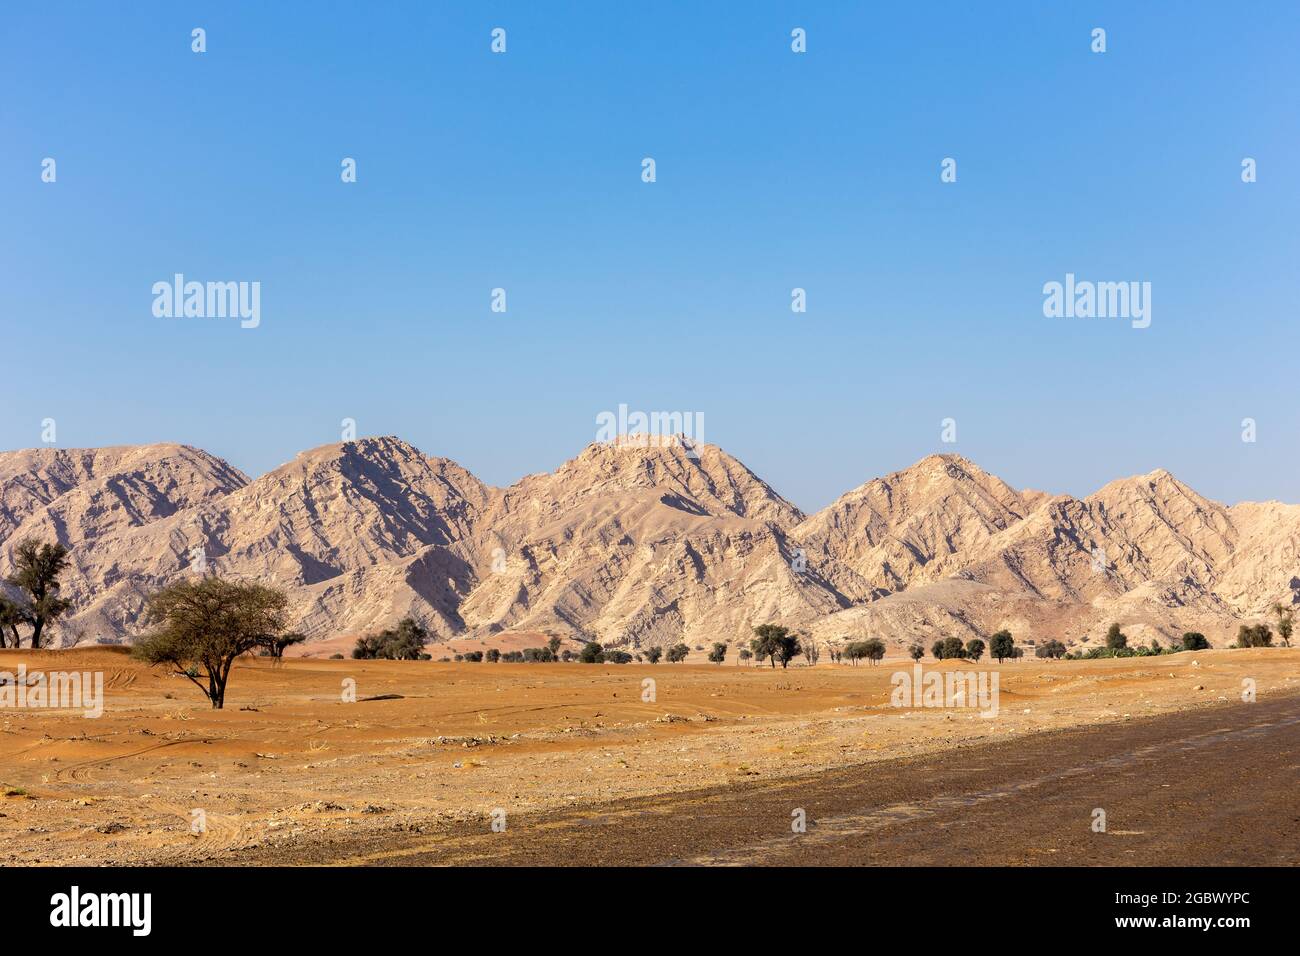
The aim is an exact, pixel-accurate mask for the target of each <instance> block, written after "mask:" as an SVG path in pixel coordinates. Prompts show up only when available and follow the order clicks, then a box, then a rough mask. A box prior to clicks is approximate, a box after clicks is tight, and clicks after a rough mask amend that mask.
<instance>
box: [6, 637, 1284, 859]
mask: <svg viewBox="0 0 1300 956" xmlns="http://www.w3.org/2000/svg"><path fill="white" fill-rule="evenodd" d="M20 664H22V665H25V666H26V668H27V669H28V670H29V671H56V670H57V671H65V672H66V671H73V670H79V671H87V672H102V673H103V675H104V701H103V714H102V716H99V717H97V718H87V717H84V716H83V715H82V713H81V711H79V710H51V709H42V710H38V709H7V710H0V785H2V786H0V794H3V796H0V837H3V839H2V840H0V862H3V864H4V865H6V866H12V865H42V864H45V865H50V864H79V865H100V864H126V865H132V864H162V865H179V864H200V865H218V864H241V863H244V864H273V863H284V862H288V863H295V862H313V863H335V864H383V863H395V864H400V863H404V862H421V861H422V860H423V859H424V857H423V856H422V855H421V854H425V855H427V852H432V851H434V850H436V849H437V848H438V847H439V846H440V845H441V843H442V841H452V840H462V839H464V838H465V837H466V835H467V834H468V835H471V836H477V835H480V834H481V835H484V836H485V837H486V836H487V835H492V837H499V838H500V840H501V841H502V842H501V843H499V844H498V845H499V846H502V847H505V846H507V845H508V843H506V842H505V841H508V840H509V834H511V833H514V832H518V831H519V830H520V828H521V827H522V828H524V829H528V828H532V830H534V831H538V830H539V828H540V830H543V831H544V830H545V829H546V828H548V827H552V826H554V827H559V826H566V827H573V826H578V825H580V824H582V823H583V822H584V821H588V820H591V821H599V820H601V819H605V818H607V817H608V815H609V808H610V807H615V806H618V805H621V804H626V802H627V801H629V800H640V801H643V802H644V801H649V802H650V803H653V802H654V801H656V800H669V799H679V798H682V797H683V795H689V794H690V793H692V792H696V791H700V792H703V791H706V790H707V791H711V792H720V793H728V794H732V795H733V796H737V797H739V799H740V802H741V803H742V804H743V803H744V798H745V794H746V793H747V792H748V791H750V790H752V791H753V792H754V793H755V794H758V793H760V792H762V791H763V788H771V787H773V786H777V785H779V784H781V782H783V781H799V784H798V786H800V787H802V788H803V789H804V790H806V791H807V792H808V793H809V794H810V795H811V796H810V800H811V799H813V798H814V797H815V794H816V793H817V791H818V786H819V784H818V781H819V780H821V779H823V775H828V774H834V773H836V772H841V771H845V770H846V769H851V768H855V767H861V768H867V769H868V770H869V769H870V768H871V767H872V766H874V765H880V766H885V765H888V766H889V767H890V768H891V771H890V772H891V773H894V774H897V775H900V776H902V777H904V778H906V777H907V775H908V774H909V773H916V774H923V773H924V774H929V773H933V772H934V771H933V768H936V767H939V768H944V769H945V771H946V772H954V773H959V772H960V770H961V768H962V767H963V765H964V763H963V762H966V761H970V762H972V763H971V765H972V766H976V765H978V766H981V767H984V768H985V769H987V767H988V763H987V761H985V762H984V763H979V761H980V759H981V758H980V756H979V755H980V754H982V753H993V752H995V751H992V750H989V749H988V748H991V747H992V748H998V747H1000V748H1003V749H1002V750H999V751H996V752H997V753H1014V752H1015V750H1014V748H1015V747H1016V746H1017V741H1022V742H1026V743H1028V742H1031V741H1036V742H1038V743H1037V744H1036V746H1038V747H1039V748H1040V749H1043V750H1044V752H1045V753H1046V754H1048V755H1049V762H1050V754H1051V752H1052V744H1051V741H1053V740H1055V739H1057V738H1055V737H1052V736H1051V735H1052V734H1059V733H1062V732H1066V733H1068V732H1071V731H1077V730H1079V729H1080V728H1094V729H1095V732H1096V733H1098V734H1102V735H1104V734H1108V733H1114V734H1119V733H1121V732H1123V729H1124V728H1125V727H1126V726H1132V725H1134V724H1137V723H1142V722H1149V721H1152V720H1161V719H1163V720H1165V723H1164V724H1160V725H1158V726H1159V727H1160V728H1162V729H1160V730H1159V731H1153V733H1154V735H1155V737H1156V738H1157V739H1165V738H1169V737H1176V736H1177V735H1178V733H1179V732H1178V729H1177V728H1178V727H1179V723H1178V722H1177V719H1176V718H1174V719H1171V718H1169V717H1168V715H1173V714H1178V713H1186V714H1187V715H1188V718H1189V719H1190V717H1191V716H1192V714H1191V713H1190V712H1195V714H1200V715H1208V716H1203V717H1202V718H1198V719H1202V720H1204V721H1205V722H1206V723H1205V726H1206V728H1207V729H1215V730H1219V729H1230V728H1231V727H1233V726H1234V725H1236V724H1238V723H1239V722H1240V721H1239V717H1238V716H1236V715H1239V714H1241V713H1248V712H1249V711H1248V710H1243V708H1247V709H1248V708H1250V707H1262V706H1264V705H1265V704H1267V703H1269V702H1274V703H1276V702H1279V701H1280V702H1283V703H1284V704H1287V702H1288V701H1295V700H1297V699H1300V649H1290V648H1261V649H1233V650H1208V651H1197V652H1190V651H1189V652H1182V653H1178V654H1168V655H1162V656H1158V657H1145V658H1137V657H1134V658H1118V659H1102V660H1090V661H1089V660H1077V661H1043V660H1036V659H1032V660H1031V659H1022V660H1019V661H1016V662H1014V663H1013V662H1010V661H1008V662H1006V663H1004V664H998V663H997V662H996V661H992V662H989V661H986V662H982V663H980V664H971V663H970V662H966V661H945V662H933V661H929V660H927V661H926V662H925V663H924V667H925V670H926V671H927V672H928V671H931V670H933V669H937V670H940V671H944V670H948V669H956V668H960V669H962V670H967V671H969V670H974V671H987V672H996V673H997V675H998V677H999V691H1000V695H999V709H998V714H997V716H996V717H995V718H992V719H986V718H982V717H980V716H979V714H978V711H976V710H972V709H966V708H954V707H946V708H916V707H896V706H893V705H892V704H891V691H892V690H893V684H892V683H891V675H893V674H894V673H896V672H898V671H910V670H911V669H912V662H911V661H910V660H907V659H904V658H901V657H900V658H890V659H886V660H885V661H883V662H881V663H880V664H879V665H878V666H874V667H872V666H869V665H868V664H867V663H866V662H863V663H862V665H860V666H856V667H854V666H847V665H843V664H839V665H835V664H826V663H822V664H820V665H819V666H816V667H809V666H791V667H790V668H789V669H784V670H783V669H780V668H777V669H772V668H770V667H768V666H753V665H752V664H749V663H746V664H743V665H740V666H737V663H736V662H735V661H734V660H733V661H728V662H726V663H724V664H722V665H716V664H708V663H702V662H701V663H695V662H687V663H683V664H663V663H661V664H657V665H648V664H627V665H614V664H580V663H553V664H505V663H468V662H466V663H459V662H458V663H440V662H436V661H355V660H330V659H324V658H320V659H318V658H294V659H286V660H284V661H280V662H272V661H270V660H268V659H260V658H259V659H244V660H241V661H240V662H239V663H237V665H236V667H235V670H234V672H233V674H232V676H231V680H230V687H229V691H228V694H227V698H226V703H225V708H224V709H223V710H219V711H218V710H213V709H211V707H210V706H209V704H208V702H207V700H206V699H205V698H204V697H203V696H202V694H201V693H200V692H199V691H198V690H197V689H196V688H195V687H194V686H193V685H191V684H190V683H189V681H187V680H186V679H185V678H183V677H179V676H176V675H171V674H168V673H167V672H166V671H165V670H163V669H156V668H149V667H147V666H146V665H144V664H142V663H140V662H138V661H136V660H134V659H132V658H131V657H130V656H129V653H128V649H126V648H116V647H87V648H74V649H69V650H62V651H30V650H5V651H0V671H4V672H15V671H16V670H17V668H18V666H19V665H20ZM647 679H649V680H651V681H652V682H653V684H652V685H647V684H646V683H645V681H646V680H647ZM1247 681H1250V682H1253V684H1251V685H1249V686H1253V688H1254V691H1255V695H1256V700H1257V701H1258V703H1243V702H1242V698H1243V688H1244V687H1246V686H1248V685H1247V684H1246V683H1245V682H1247ZM648 690H652V691H653V693H652V695H651V694H648V693H647V691H648ZM649 697H652V698H653V699H647V698H649ZM352 698H355V699H352ZM1287 706H1290V705H1289V704H1287ZM1216 708H1217V709H1220V710H1221V711H1222V716H1221V717H1216ZM1220 724H1221V725H1223V728H1220V727H1219V726H1218V725H1220ZM1151 726H1157V725H1154V724H1152V725H1151ZM1261 726H1262V727H1263V729H1262V730H1261V731H1260V734H1266V733H1271V734H1273V735H1274V737H1276V738H1277V739H1283V738H1284V739H1286V740H1289V741H1291V744H1292V745H1293V744H1294V743H1295V742H1296V738H1297V737H1298V736H1300V728H1298V727H1297V725H1296V724H1295V723H1294V721H1291V722H1288V721H1283V720H1274V721H1264V722H1263V723H1262V725H1261ZM1107 728H1110V729H1109V730H1108V729H1107ZM1166 728H1167V729H1166ZM1255 736H1259V735H1258V734H1257V735H1255ZM1102 739H1104V737H1103V738H1102ZM1252 739H1254V738H1252ZM1260 739H1261V740H1262V741H1263V744H1261V745H1264V744H1267V742H1268V739H1269V738H1267V736H1265V737H1262V738H1260ZM1043 742H1046V743H1043ZM1008 747H1010V748H1013V749H1011V750H1007V749H1006V748H1008ZM1044 748H1045V749H1044ZM999 759H1001V758H999ZM908 760H923V761H927V762H926V763H924V764H920V763H918V764H916V765H915V768H914V769H909V766H910V765H909V764H908V763H907V761H908ZM926 768H931V769H928V770H927V769H926ZM1270 769H1274V770H1281V769H1285V768H1270ZM1294 769H1295V768H1294V767H1292V771H1293V770H1294ZM1180 773H1181V771H1180ZM1292 776H1294V773H1293V774H1292ZM827 779H829V778H827ZM1184 782H1185V781H1184ZM1144 785H1145V786H1149V787H1150V788H1151V790H1152V791H1153V796H1152V799H1154V800H1158V799H1159V793H1160V791H1159V788H1160V787H1161V786H1162V784H1161V783H1160V778H1159V777H1158V776H1156V777H1152V778H1151V779H1149V780H1146V781H1145V783H1144ZM1164 786H1169V784H1168V783H1165V784H1164ZM958 789H960V787H958ZM1289 792H1292V793H1293V792H1294V790H1292V791H1289ZM1286 799H1289V798H1286ZM682 805H683V806H687V807H689V806H690V803H689V802H686V803H684V804H682ZM685 812H689V810H687V811H685ZM1292 816H1295V814H1292ZM494 821H497V823H498V829H500V828H502V827H503V828H504V832H494V830H493V823H494ZM560 821H563V822H562V823H561V822H560ZM814 822H815V821H814ZM755 826H756V827H757V831H759V832H754V833H750V834H749V836H750V837H751V838H754V839H758V838H762V837H763V836H764V833H763V832H761V831H763V830H764V828H771V826H770V824H769V823H768V822H764V823H762V824H761V825H759V824H756V825H755ZM782 827H784V829H785V831H786V832H787V833H788V831H789V827H788V825H786V824H783V823H781V822H780V821H778V822H777V824H776V829H775V830H774V835H779V833H780V830H781V828H782ZM480 844H481V846H480ZM476 846H479V847H480V848H479V849H476V850H475V854H476V862H486V863H492V862H495V860H494V853H495V851H494V850H493V844H492V843H491V842H490V841H480V842H479V843H476ZM688 849H689V848H688ZM1296 855H1297V857H1298V858H1300V853H1297V854H1296ZM530 862H531V861H530ZM558 862H582V860H579V859H570V860H560V861H558Z"/></svg>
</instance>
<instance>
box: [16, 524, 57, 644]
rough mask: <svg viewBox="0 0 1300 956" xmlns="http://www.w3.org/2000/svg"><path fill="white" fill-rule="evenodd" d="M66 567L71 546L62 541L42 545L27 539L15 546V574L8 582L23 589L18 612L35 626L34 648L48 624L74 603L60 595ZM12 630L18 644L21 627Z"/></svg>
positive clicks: (21, 617)
mask: <svg viewBox="0 0 1300 956" xmlns="http://www.w3.org/2000/svg"><path fill="white" fill-rule="evenodd" d="M67 567H68V549H67V548H65V547H64V546H63V545H61V544H58V543H55V544H41V543H40V542H39V541H37V540H36V539H35V538H25V539H24V540H22V541H20V542H18V546H17V547H16V548H14V573H13V574H11V575H10V576H9V583H10V584H12V585H13V586H14V587H16V588H18V589H19V590H20V591H21V592H22V600H21V602H19V603H18V604H17V608H18V611H17V615H18V619H19V620H20V621H21V622H22V623H24V624H27V625H29V626H30V627H31V629H32V647H33V648H39V647H40V646H41V632H42V631H44V630H45V625H46V624H49V623H50V622H51V621H54V620H57V619H58V617H59V616H60V615H61V614H63V612H64V611H66V610H67V609H68V608H70V607H71V606H72V602H71V601H68V600H65V599H64V598H61V597H59V575H60V574H62V573H63V572H64V570H66V569H67ZM10 603H13V602H10ZM11 629H12V631H13V635H14V647H17V646H18V629H17V628H16V627H13V628H11Z"/></svg>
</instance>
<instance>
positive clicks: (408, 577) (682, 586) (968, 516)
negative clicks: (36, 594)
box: [0, 436, 1300, 647]
mask: <svg viewBox="0 0 1300 956" xmlns="http://www.w3.org/2000/svg"><path fill="white" fill-rule="evenodd" d="M27 535H34V536H37V537H40V538H42V539H43V540H50V539H54V538H57V539H58V540H59V541H61V542H62V543H63V544H65V546H67V547H69V549H70V551H71V567H70V571H69V575H68V577H67V582H66V584H65V588H64V594H65V596H67V597H69V598H70V600H72V602H73V608H72V610H71V612H70V613H69V614H68V615H67V616H66V618H65V620H63V621H61V622H60V624H59V626H57V627H56V629H55V633H56V635H58V637H57V638H56V639H60V640H62V641H63V642H65V643H75V642H78V641H80V642H87V641H95V640H105V641H119V640H124V639H130V638H131V637H133V636H136V635H138V634H139V633H141V632H142V631H143V630H144V629H145V627H146V626H147V625H146V622H145V620H144V616H143V611H144V601H145V598H146V597H147V595H148V594H149V593H150V592H151V591H152V590H155V589H156V588H158V587H161V586H163V585H164V584H166V583H168V582H169V581H172V580H175V579H176V578H177V577H178V576H181V575H184V574H188V573H201V572H204V571H205V570H206V571H207V572H215V573H218V574H226V575H229V576H232V577H236V578H246V579H250V580H252V579H255V580H264V581H269V582H271V583H275V584H277V585H278V586H282V587H284V588H285V589H286V590H287V591H288V592H289V594H290V613H291V619H292V622H293V624H294V626H295V627H296V628H297V629H300V630H303V631H304V632H305V633H308V635H309V637H311V638H316V637H329V636H335V635H338V634H342V633H359V632H362V631H366V630H371V629H374V628H378V627H382V626H387V625H389V624H391V623H393V622H394V621H395V620H397V619H398V618H400V617H402V616H405V615H408V614H410V615H413V616H415V617H417V618H419V619H421V620H422V621H423V622H424V623H425V624H426V626H428V627H429V629H430V631H431V633H432V635H433V636H434V638H435V640H445V639H450V638H453V637H457V638H466V637H468V638H480V639H483V640H490V639H491V638H492V637H493V635H496V634H498V633H501V632H504V631H529V632H545V633H558V634H561V635H563V636H571V637H576V638H581V639H595V640H600V641H602V642H605V643H612V644H616V645H621V646H630V647H638V646H641V645H643V644H663V643H669V642H676V641H678V640H685V641H687V642H688V643H694V644H699V643H704V642H711V641H713V640H724V641H726V640H735V639H739V638H743V637H745V636H746V635H747V634H748V631H749V628H750V627H751V626H752V625H753V624H756V623H763V622H764V621H768V620H780V621H782V622H785V623H789V624H792V625H794V626H796V627H799V628H802V629H805V630H807V631H810V632H811V633H815V634H822V633H829V632H830V631H831V630H834V629H836V628H844V629H846V634H845V635H844V636H852V635H853V634H857V633H864V632H871V633H872V634H873V636H884V637H886V639H888V640H890V641H892V642H895V643H899V642H904V641H910V640H925V639H928V638H929V637H930V636H931V635H937V634H944V635H945V636H946V633H951V632H957V633H966V632H969V633H971V634H972V635H974V634H987V633H988V632H989V631H990V630H992V629H997V628H998V627H1001V626H1007V625H1008V623H1014V624H1016V626H1018V627H1020V628H1021V631H1020V633H1021V634H1022V635H1024V636H1026V637H1029V636H1030V635H1037V636H1039V637H1042V638H1047V637H1060V638H1067V637H1068V638H1070V639H1079V640H1082V639H1084V637H1093V636H1095V633H1094V632H1095V631H1096V630H1097V628H1103V629H1104V627H1105V626H1106V624H1107V623H1109V621H1108V618H1109V617H1116V616H1119V617H1123V618H1124V619H1125V621H1127V622H1128V623H1129V624H1131V625H1132V626H1133V628H1134V630H1135V633H1137V634H1139V635H1148V634H1149V636H1151V637H1155V638H1159V639H1166V640H1172V639H1174V638H1176V637H1177V636H1178V634H1180V633H1181V631H1180V630H1179V629H1180V628H1185V629H1189V630H1201V631H1204V632H1206V633H1207V634H1208V633H1210V631H1214V633H1215V634H1216V635H1218V636H1219V637H1220V639H1223V635H1226V634H1230V633H1231V632H1232V631H1233V630H1234V629H1235V625H1236V624H1237V623H1238V622H1242V621H1246V620H1253V619H1256V618H1259V617H1261V616H1263V615H1264V614H1266V613H1267V610H1268V608H1269V607H1271V605H1272V603H1273V602H1276V601H1281V602H1284V603H1289V604H1300V557H1297V556H1298V555H1300V505H1288V504H1284V503H1281V502H1239V503H1237V504H1235V505H1232V506H1225V505H1222V504H1220V503H1218V502H1215V501H1212V500H1211V499H1208V498H1205V497H1203V496H1201V495H1200V494H1199V493H1197V492H1196V491H1195V490H1194V489H1192V488H1191V487H1190V486H1188V485H1186V484H1184V483H1183V482H1181V481H1179V480H1178V479H1177V478H1176V477H1175V476H1173V475H1172V474H1170V473H1169V472H1168V471H1166V470H1164V469H1155V470H1153V471H1151V472H1148V473H1146V474H1143V475H1134V476H1129V477H1126V478H1119V479H1115V480H1114V481H1111V482H1108V483H1107V484H1106V485H1104V486H1103V487H1102V488H1100V489H1098V490H1097V491H1095V492H1093V493H1092V494H1090V495H1086V496H1084V497H1082V498H1076V497H1073V496H1071V495H1052V494H1049V493H1047V492H1043V491H1036V490H1029V489H1019V490H1018V489H1016V488H1014V487H1012V486H1011V485H1009V484H1007V483H1006V482H1005V481H1003V480H1002V479H1001V478H999V477H997V476H996V475H994V474H992V473H990V472H987V471H984V470H983V469H982V468H980V467H979V466H978V465H976V464H975V463H974V462H972V461H970V460H968V459H966V458H964V457H962V456H960V455H955V454H934V455H927V456H926V457H924V458H922V459H921V460H919V461H918V462H915V463H914V464H912V465H910V466H908V467H907V468H903V469H900V470H898V471H895V472H891V473H890V474H888V475H884V476H881V477H878V478H872V479H870V480H868V481H866V482H864V483H862V484H861V485H859V486H857V487H856V488H853V489H850V490H849V491H846V492H845V493H844V494H843V495H841V496H839V497H838V498H837V499H836V500H835V501H833V502H832V503H831V504H829V505H827V507H825V508H823V509H820V510H819V511H816V512H814V513H811V514H806V513H804V512H803V511H801V510H800V509H799V508H798V507H797V506H795V505H794V504H793V503H791V502H789V501H788V500H786V499H785V498H784V497H782V496H781V495H780V494H779V493H778V492H776V491H775V489H773V488H772V487H771V486H770V485H768V484H767V483H766V482H765V481H763V479H762V478H761V477H759V476H758V475H756V474H755V473H754V472H753V471H751V470H750V469H749V468H748V467H746V466H745V465H744V464H743V463H742V462H741V461H740V460H739V459H737V458H735V457H734V456H732V455H730V454H728V453H727V452H725V451H724V450H722V449H721V448H719V447H718V446H716V445H709V444H705V443H681V442H666V443H649V444H647V443H644V442H634V441H616V442H613V443H605V442H595V443H592V444H590V445H588V446H586V447H585V448H584V449H582V450H581V451H580V452H579V453H578V454H577V455H575V456H574V457H573V458H570V459H569V460H568V461H566V462H564V463H562V464H561V465H560V466H559V467H558V468H556V469H555V470H554V471H551V472H537V473H534V474H530V475H526V476H524V477H523V478H521V479H519V480H518V481H516V482H515V483H513V484H511V485H509V486H506V487H493V486H491V485H488V484H486V483H484V482H482V481H481V480H479V479H478V478H477V477H476V476H474V475H473V474H472V473H471V472H470V471H469V470H468V469H466V468H464V467H462V466H461V465H459V464H458V463H456V462H454V461H452V460H451V459H447V458H440V457H437V456H430V455H426V454H425V453H423V452H422V451H420V450H419V449H418V448H416V447H415V446H413V445H410V444H409V443H407V442H404V441H402V440H401V439H399V438H396V437H395V436H379V437H372V438H362V439H356V440H353V441H349V442H338V443H332V444H327V445H321V446H318V447H316V448H312V449H307V450H304V451H303V452H300V453H299V454H298V455H296V456H295V457H294V458H293V459H291V460H290V461H288V462H285V463H284V464H283V465H281V466H279V467H278V468H275V469H272V470H271V471H269V472H267V473H266V474H264V475H262V476H260V477H259V478H256V479H251V480H250V479H249V478H248V477H247V476H246V475H244V474H243V473H242V472H240V471H239V470H238V469H236V468H234V467H233V466H231V465H229V463H227V462H225V461H223V460H222V459H220V458H218V457H216V456H213V455H210V454H208V453H207V452H204V451H202V450H201V449H197V448H193V447H192V446H188V445H180V444H175V443H158V444H154V445H137V446H111V447H108V448H99V449H50V448H42V449H26V450H20V451H13V452H0V575H3V574H7V573H8V571H9V570H10V568H11V551H12V544H13V543H14V542H16V541H17V540H19V539H21V538H22V537H25V536H27ZM1122 623H1123V622H1122ZM1026 632H1028V633H1026Z"/></svg>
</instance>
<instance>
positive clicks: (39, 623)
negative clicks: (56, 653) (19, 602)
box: [32, 617, 45, 650]
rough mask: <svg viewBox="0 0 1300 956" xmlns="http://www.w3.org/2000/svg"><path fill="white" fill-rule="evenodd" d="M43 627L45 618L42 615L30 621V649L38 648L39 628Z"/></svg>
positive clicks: (39, 641)
mask: <svg viewBox="0 0 1300 956" xmlns="http://www.w3.org/2000/svg"><path fill="white" fill-rule="evenodd" d="M44 627H45V619H44V618H42V617H38V618H36V619H35V620H34V621H32V650H38V649H39V648H40V646H41V629H42V628H44Z"/></svg>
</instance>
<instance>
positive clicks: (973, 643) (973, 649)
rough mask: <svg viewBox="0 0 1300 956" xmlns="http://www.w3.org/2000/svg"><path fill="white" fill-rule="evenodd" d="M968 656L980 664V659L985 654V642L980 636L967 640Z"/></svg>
mask: <svg viewBox="0 0 1300 956" xmlns="http://www.w3.org/2000/svg"><path fill="white" fill-rule="evenodd" d="M966 656H967V657H969V658H970V659H971V660H973V661H975V663H977V664H978V663H979V659H980V658H981V657H983V656H984V642H983V641H981V640H980V639H979V638H978V637H972V638H971V639H970V640H969V641H967V642H966Z"/></svg>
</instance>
